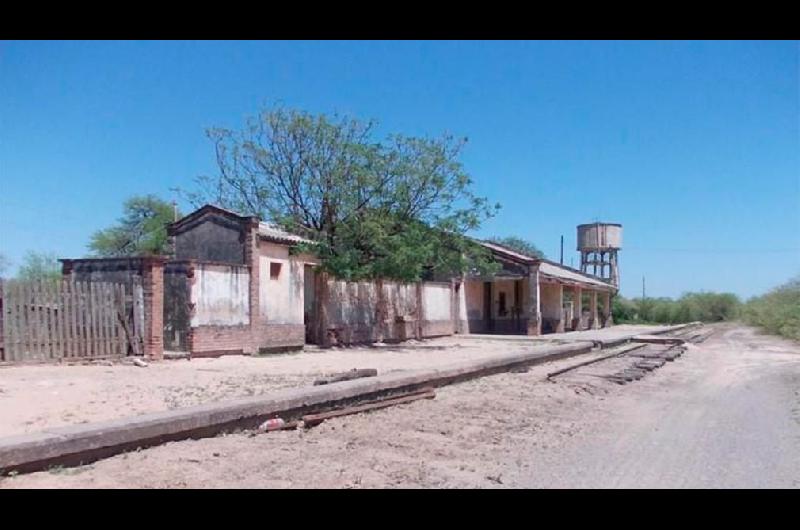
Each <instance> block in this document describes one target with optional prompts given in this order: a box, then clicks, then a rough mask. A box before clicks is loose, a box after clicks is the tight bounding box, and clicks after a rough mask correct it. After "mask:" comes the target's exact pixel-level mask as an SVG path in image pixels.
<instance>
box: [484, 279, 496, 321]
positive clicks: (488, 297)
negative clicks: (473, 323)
mask: <svg viewBox="0 0 800 530" xmlns="http://www.w3.org/2000/svg"><path fill="white" fill-rule="evenodd" d="M483 323H484V327H485V329H486V333H493V332H494V319H493V318H492V282H483Z"/></svg>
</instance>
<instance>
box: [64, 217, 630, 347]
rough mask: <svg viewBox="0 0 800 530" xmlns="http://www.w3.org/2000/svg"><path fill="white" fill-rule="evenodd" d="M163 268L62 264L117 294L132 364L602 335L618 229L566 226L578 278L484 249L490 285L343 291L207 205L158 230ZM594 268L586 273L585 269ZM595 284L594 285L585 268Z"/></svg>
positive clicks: (309, 262) (260, 228) (140, 261)
mask: <svg viewBox="0 0 800 530" xmlns="http://www.w3.org/2000/svg"><path fill="white" fill-rule="evenodd" d="M168 233H169V235H170V236H171V237H172V238H173V244H174V254H175V255H174V257H173V258H171V259H166V258H164V257H158V256H156V257H126V258H101V259H75V260H72V259H65V260H61V261H62V263H63V273H64V275H66V276H70V277H71V278H72V279H74V280H79V281H86V280H94V281H113V282H119V283H124V284H126V289H129V292H130V293H131V294H132V300H133V302H132V309H131V311H132V322H134V324H135V327H138V329H140V330H141V333H139V334H138V336H139V337H141V344H142V347H141V350H142V353H144V354H146V355H148V356H151V357H155V358H160V357H161V356H162V355H163V351H164V350H168V351H183V352H190V353H191V355H193V356H204V355H222V354H228V353H257V352H260V351H274V350H283V349H296V348H301V347H302V346H303V345H304V344H305V343H307V342H310V343H318V344H321V345H329V344H336V343H339V344H347V343H357V342H374V341H401V340H405V339H408V338H424V337H434V336H443V335H453V334H466V333H495V334H527V335H539V334H542V333H558V332H564V331H573V330H582V329H592V328H598V327H605V326H608V325H610V324H611V298H612V296H613V295H614V294H615V293H616V291H617V285H618V272H617V255H616V254H617V250H619V248H620V246H621V245H620V244H621V226H620V225H612V224H602V223H595V224H591V225H581V226H579V227H578V247H579V248H578V249H579V250H580V251H581V257H582V259H581V270H580V271H579V270H576V269H572V268H570V267H566V266H564V265H561V264H558V263H555V262H552V261H549V260H546V259H543V258H538V257H533V256H528V255H525V254H521V253H519V252H517V251H514V250H512V249H509V248H506V247H503V246H500V245H497V244H494V243H489V242H479V243H480V244H481V245H483V246H484V247H485V248H486V249H488V250H489V251H490V252H491V254H492V256H493V258H494V259H495V260H496V261H497V262H499V264H500V265H501V270H500V271H499V272H497V273H496V274H494V275H491V276H462V277H459V278H452V279H450V280H449V281H444V282H441V281H440V282H427V281H425V282H416V283H402V282H395V281H389V280H385V281H381V280H376V281H370V282H366V281H364V282H345V281H340V280H337V279H335V278H331V277H329V276H328V275H327V274H324V273H321V272H319V267H318V266H319V260H318V259H317V258H316V257H315V256H313V255H311V254H309V253H303V252H297V250H298V249H297V248H296V247H298V245H300V244H301V243H310V241H308V240H307V239H304V238H302V237H300V236H298V235H295V234H290V233H288V232H286V231H284V230H281V229H279V228H277V227H275V226H274V225H271V224H269V223H264V222H262V221H260V220H259V219H258V218H257V217H253V216H243V215H239V214H238V213H236V212H232V211H229V210H226V209H223V208H220V207H217V206H214V205H205V206H203V207H202V208H200V209H198V210H196V211H194V212H192V213H191V214H189V215H187V216H185V217H183V218H182V219H180V220H178V221H176V222H175V223H173V224H171V225H169V227H168ZM590 266H594V272H595V274H589V272H588V268H589V267H590ZM598 266H600V273H599V275H598V274H597V267H598Z"/></svg>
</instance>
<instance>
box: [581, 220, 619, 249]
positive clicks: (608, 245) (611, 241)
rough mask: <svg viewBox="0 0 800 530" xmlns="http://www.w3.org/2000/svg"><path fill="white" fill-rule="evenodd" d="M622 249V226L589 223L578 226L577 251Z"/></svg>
mask: <svg viewBox="0 0 800 530" xmlns="http://www.w3.org/2000/svg"><path fill="white" fill-rule="evenodd" d="M621 248H622V225H621V224H617V223H590V224H585V225H578V250H579V251H581V252H586V251H590V252H591V251H598V252H605V251H609V250H619V249H621Z"/></svg>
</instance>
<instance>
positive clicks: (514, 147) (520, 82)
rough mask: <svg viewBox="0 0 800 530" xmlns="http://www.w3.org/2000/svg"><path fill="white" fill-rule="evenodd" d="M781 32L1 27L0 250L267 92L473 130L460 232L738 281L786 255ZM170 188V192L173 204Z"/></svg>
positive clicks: (798, 103)
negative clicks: (589, 37)
mask: <svg viewBox="0 0 800 530" xmlns="http://www.w3.org/2000/svg"><path fill="white" fill-rule="evenodd" d="M799 62H800V54H799V52H798V43H797V42H658V41H656V42H630V41H626V42H474V41H471V42H413V41H412V42H8V41H6V42H0V252H2V253H4V254H5V255H6V256H7V257H9V258H10V259H11V261H12V269H11V272H12V273H13V272H14V271H15V269H16V266H17V265H18V264H19V262H20V260H21V258H22V256H23V254H24V253H25V251H26V250H36V251H53V252H55V253H57V254H58V255H59V256H61V257H79V256H82V255H85V253H86V244H87V242H88V239H89V236H90V234H91V233H92V232H93V231H95V230H97V229H99V228H103V227H106V226H108V225H110V224H112V223H113V222H114V221H115V220H116V219H117V217H119V215H120V213H121V203H122V202H123V200H124V199H125V198H127V197H128V196H130V195H133V194H145V193H155V194H158V195H161V196H163V197H166V198H171V196H172V194H171V193H170V191H169V189H170V188H172V187H175V186H184V187H187V186H191V182H192V179H193V177H195V176H196V175H199V174H204V173H206V174H207V173H212V172H214V169H215V166H214V160H213V152H212V149H211V144H210V143H209V142H208V140H207V139H206V138H205V136H204V129H205V128H206V127H210V126H228V127H237V126H239V125H241V124H242V122H243V120H244V119H245V118H246V117H247V116H248V115H250V114H252V113H254V112H256V111H257V110H258V108H259V107H260V106H261V105H262V104H264V103H273V102H276V101H277V102H281V103H283V104H284V105H286V106H290V107H296V108H301V109H305V110H309V111H312V112H334V111H338V112H341V113H350V114H352V115H355V116H357V117H361V118H375V119H377V120H378V121H379V123H380V130H381V132H401V133H404V134H409V135H438V134H440V133H442V132H445V131H447V132H452V133H454V134H457V135H463V136H466V137H468V138H469V143H468V145H467V147H466V150H465V152H464V156H463V162H464V164H465V166H466V169H467V170H468V172H469V173H470V174H471V175H472V176H473V177H474V180H475V189H476V191H477V193H478V194H481V195H484V196H487V197H489V198H490V199H491V200H493V201H497V202H499V203H501V204H502V206H503V208H502V210H501V212H500V213H499V215H498V216H497V217H496V218H494V219H492V220H490V221H489V222H487V223H486V224H485V226H484V227H483V228H482V229H481V230H480V231H479V232H477V233H476V234H475V235H477V236H489V235H517V236H520V237H524V238H527V239H530V240H532V241H534V242H535V243H536V244H537V245H538V246H539V247H540V248H542V249H543V250H544V251H545V253H546V254H547V255H548V256H549V257H550V258H553V259H558V254H559V237H560V236H561V235H562V234H563V235H564V236H565V262H566V263H567V264H570V262H572V263H573V264H575V265H577V263H578V261H577V253H576V252H575V226H576V225H578V224H580V223H584V222H593V221H597V220H602V221H609V222H618V223H622V224H623V225H624V248H623V250H622V252H621V254H620V268H621V283H622V294H624V295H626V296H635V295H638V294H640V293H641V283H642V276H643V275H644V276H646V278H647V294H648V296H679V295H680V294H681V293H683V292H686V291H697V290H726V291H732V292H735V293H737V294H738V295H740V296H743V297H748V296H751V295H755V294H759V293H761V292H764V291H765V290H767V289H769V288H771V287H774V286H776V285H778V284H780V283H782V282H784V281H785V280H787V279H788V278H790V277H792V276H794V275H796V274H800V81H799V80H800V72H799V71H798V64H799ZM183 206H184V207H186V205H183Z"/></svg>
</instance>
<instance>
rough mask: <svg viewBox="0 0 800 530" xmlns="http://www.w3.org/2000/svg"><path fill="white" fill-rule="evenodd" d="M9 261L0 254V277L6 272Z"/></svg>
mask: <svg viewBox="0 0 800 530" xmlns="http://www.w3.org/2000/svg"><path fill="white" fill-rule="evenodd" d="M10 263H11V262H10V260H9V259H8V258H7V257H6V255H5V254H2V253H0V277H2V276H3V274H5V272H6V270H7V269H8V267H9V265H10Z"/></svg>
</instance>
